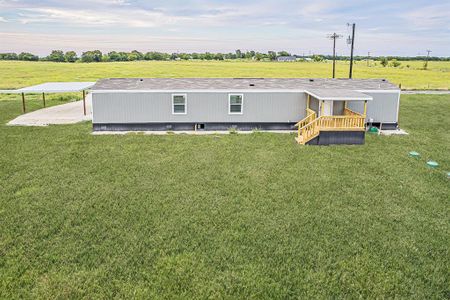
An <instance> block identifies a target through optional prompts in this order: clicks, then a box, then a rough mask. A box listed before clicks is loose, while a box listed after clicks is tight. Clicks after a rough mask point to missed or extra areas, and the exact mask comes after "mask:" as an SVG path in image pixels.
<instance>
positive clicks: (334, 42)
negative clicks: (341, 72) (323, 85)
mask: <svg viewBox="0 0 450 300" xmlns="http://www.w3.org/2000/svg"><path fill="white" fill-rule="evenodd" d="M340 37H342V35H340V34H337V33H336V32H335V33H333V34H330V35H328V38H329V39H332V40H333V78H335V77H336V40H337V39H338V38H340Z"/></svg>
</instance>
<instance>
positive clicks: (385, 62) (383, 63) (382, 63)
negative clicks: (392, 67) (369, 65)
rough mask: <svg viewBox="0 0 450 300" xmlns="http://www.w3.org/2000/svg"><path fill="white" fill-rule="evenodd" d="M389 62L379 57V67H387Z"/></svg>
mask: <svg viewBox="0 0 450 300" xmlns="http://www.w3.org/2000/svg"><path fill="white" fill-rule="evenodd" d="M388 63H389V61H388V59H387V58H386V57H380V65H382V66H383V67H387V65H388Z"/></svg>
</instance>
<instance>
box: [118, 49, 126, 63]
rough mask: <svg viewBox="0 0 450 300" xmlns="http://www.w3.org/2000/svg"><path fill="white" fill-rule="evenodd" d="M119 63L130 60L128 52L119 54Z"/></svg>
mask: <svg viewBox="0 0 450 300" xmlns="http://www.w3.org/2000/svg"><path fill="white" fill-rule="evenodd" d="M118 54H119V61H127V60H128V53H127V52H123V51H121V52H119V53H118Z"/></svg>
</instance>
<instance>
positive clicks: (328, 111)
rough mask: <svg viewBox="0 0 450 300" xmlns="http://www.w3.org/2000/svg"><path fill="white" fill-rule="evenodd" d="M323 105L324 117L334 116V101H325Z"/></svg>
mask: <svg viewBox="0 0 450 300" xmlns="http://www.w3.org/2000/svg"><path fill="white" fill-rule="evenodd" d="M322 105H323V110H322V111H323V115H324V116H332V115H333V100H325V101H323V102H322Z"/></svg>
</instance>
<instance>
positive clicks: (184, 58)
mask: <svg viewBox="0 0 450 300" xmlns="http://www.w3.org/2000/svg"><path fill="white" fill-rule="evenodd" d="M178 57H179V58H180V59H183V60H189V59H191V55H190V54H188V53H180V54H178Z"/></svg>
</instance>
